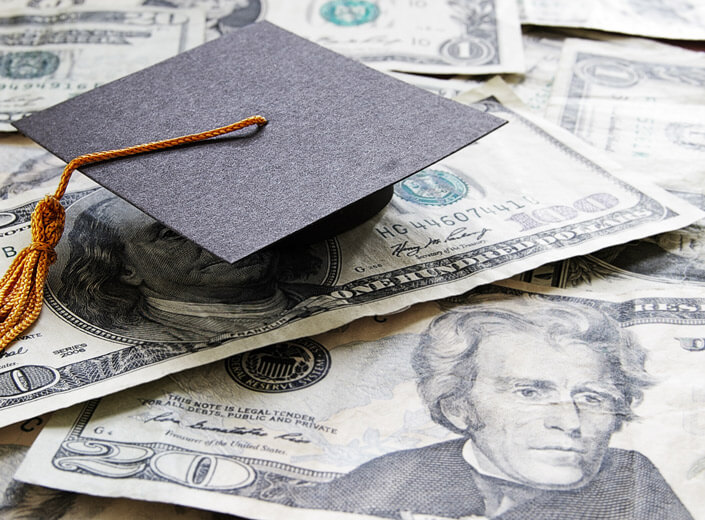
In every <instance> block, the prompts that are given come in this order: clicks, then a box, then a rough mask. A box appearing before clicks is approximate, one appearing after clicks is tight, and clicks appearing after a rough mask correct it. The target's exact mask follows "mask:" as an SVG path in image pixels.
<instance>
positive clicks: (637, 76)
mask: <svg viewBox="0 0 705 520" xmlns="http://www.w3.org/2000/svg"><path fill="white" fill-rule="evenodd" d="M546 116H547V117H549V118H550V119H552V120H553V121H556V122H558V123H559V124H560V125H561V126H562V127H563V128H565V129H567V130H569V131H570V132H572V133H574V134H576V135H577V136H579V137H580V138H582V139H584V140H586V141H588V142H589V143H591V144H592V145H594V146H596V147H598V148H600V149H603V150H606V151H607V152H608V153H610V154H611V155H612V157H614V158H615V159H617V160H619V161H620V162H621V163H622V164H624V165H626V166H628V167H629V168H630V169H634V170H636V171H639V172H641V173H643V174H644V175H645V176H648V177H649V178H650V179H651V180H652V181H653V182H657V183H658V184H660V185H661V186H663V187H667V188H669V189H675V190H681V191H692V189H693V187H694V186H703V183H704V182H705V124H703V121H705V55H704V54H703V53H701V52H692V51H686V50H682V49H677V48H674V47H670V46H664V45H659V46H656V45H653V44H652V45H649V46H647V47H646V48H645V49H644V50H640V49H639V48H629V47H627V46H625V45H612V44H609V43H603V42H587V41H580V40H568V41H567V42H566V43H565V46H564V48H563V55H562V58H561V64H560V67H559V71H558V75H557V77H556V80H555V83H554V85H553V91H552V94H551V99H550V101H549V106H548V108H547V109H546Z"/></svg>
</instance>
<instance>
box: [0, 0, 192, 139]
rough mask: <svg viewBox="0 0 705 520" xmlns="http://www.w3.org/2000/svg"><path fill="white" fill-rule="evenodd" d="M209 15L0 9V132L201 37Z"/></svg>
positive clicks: (159, 10) (126, 10)
mask: <svg viewBox="0 0 705 520" xmlns="http://www.w3.org/2000/svg"><path fill="white" fill-rule="evenodd" d="M204 23H205V22H204V16H203V13H202V12H201V11H198V10H194V9H189V10H180V11H174V10H172V9H164V8H154V7H151V8H150V7H135V8H123V7H116V8H111V9H110V10H105V9H101V10H97V9H80V10H71V11H58V10H40V11H38V12H33V11H29V10H26V9H17V10H6V9H4V10H2V12H0V131H15V128H14V127H12V126H11V125H10V123H11V122H12V121H16V120H18V119H20V118H22V117H24V116H27V115H29V114H31V113H32V112H35V111H38V110H42V109H44V108H48V107H49V106H51V105H54V104H56V103H58V102H60V101H64V100H66V99H68V98H70V97H72V96H76V95H78V94H81V93H82V92H85V91H87V90H89V89H92V88H94V87H96V86H98V85H101V84H103V83H107V82H108V81H111V80H114V79H117V78H119V77H121V76H125V75H127V74H129V73H131V72H135V71H137V70H140V69H143V68H145V67H147V66H149V65H153V64H155V63H157V62H159V61H162V60H164V59H166V58H169V57H171V56H174V55H175V54H178V53H180V52H183V51H185V50H188V49H190V48H192V47H195V46H196V45H198V44H200V43H203V41H204V39H205V36H204V34H205V33H204V31H205V26H204Z"/></svg>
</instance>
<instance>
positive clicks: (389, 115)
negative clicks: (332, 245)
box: [15, 22, 502, 262]
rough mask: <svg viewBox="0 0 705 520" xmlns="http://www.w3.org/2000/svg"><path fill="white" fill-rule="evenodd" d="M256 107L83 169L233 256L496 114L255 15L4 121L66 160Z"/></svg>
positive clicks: (406, 167) (381, 195) (394, 176)
mask: <svg viewBox="0 0 705 520" xmlns="http://www.w3.org/2000/svg"><path fill="white" fill-rule="evenodd" d="M255 114H260V115H262V116H264V117H266V118H267V119H268V120H269V124H268V125H267V126H265V127H263V128H261V129H259V130H251V129H246V130H241V131H240V132H241V133H240V134H231V135H227V136H223V137H218V138H216V139H211V140H208V141H204V142H201V143H198V144H191V145H187V146H181V147H177V148H171V149H168V150H163V151H159V152H155V153H148V154H141V155H136V156H132V157H127V158H121V159H117V160H112V161H107V162H103V163H97V164H94V165H88V166H84V167H82V168H81V170H82V171H83V172H84V173H85V174H86V175H88V176H89V177H91V178H93V179H94V180H95V181H97V182H98V183H100V184H102V185H103V186H105V187H106V188H108V189H109V190H110V191H112V192H114V193H115V194H117V195H118V196H120V197H122V198H124V199H126V200H127V201H129V202H131V203H132V204H134V205H135V206H137V207H138V208H140V209H141V210H143V211H144V212H146V213H148V214H149V215H151V216H152V217H154V218H156V219H157V220H159V221H161V222H163V223H164V224H166V225H167V226H169V227H170V228H172V229H174V230H175V231H177V232H179V233H180V234H182V235H184V236H186V237H188V238H190V239H191V240H193V241H194V242H196V243H197V244H199V245H200V246H202V247H203V248H205V249H207V250H208V251H210V252H212V253H214V254H215V255H217V256H219V257H221V258H223V259H225V260H228V261H230V262H234V261H236V260H239V259H241V258H243V257H245V256H247V255H249V254H250V253H253V252H255V251H257V250H259V249H262V248H264V247H266V246H268V245H270V244H273V243H275V242H277V241H279V240H281V239H283V238H285V237H287V236H290V235H292V234H293V233H295V232H297V231H299V230H302V229H304V228H307V226H311V225H312V224H313V223H315V222H318V221H320V220H321V219H322V218H324V217H326V216H327V215H331V214H333V215H334V216H338V217H339V218H338V219H337V220H336V221H335V222H333V228H332V229H329V230H327V231H321V230H320V228H318V229H314V232H315V233H319V232H320V233H323V232H335V231H338V230H340V224H341V223H340V220H341V219H343V220H344V222H343V223H342V224H343V225H345V223H346V222H350V220H349V219H350V218H352V217H355V216H363V217H369V216H371V214H372V213H374V212H375V211H376V210H378V209H380V207H381V206H382V205H384V203H385V202H386V199H385V194H386V193H390V192H389V187H391V185H392V184H394V183H395V182H397V181H399V180H401V179H403V178H405V177H407V176H409V175H411V174H413V173H415V172H417V171H419V170H421V169H423V168H425V167H426V166H428V165H430V164H432V163H434V162H436V161H438V160H440V159H442V158H443V157H445V156H446V155H448V154H450V153H452V152H454V151H456V150H458V149H459V148H461V147H463V146H465V145H467V144H469V143H470V142H472V141H474V140H475V139H478V138H479V137H481V136H483V135H484V134H486V133H487V132H489V131H491V130H493V129H495V128H496V127H497V126H499V125H500V124H501V123H502V121H501V120H499V119H497V118H495V117H493V116H491V115H489V114H484V113H481V112H478V111H475V110H473V109H471V108H469V107H467V106H465V105H461V104H459V103H456V102H454V101H450V100H446V99H443V98H440V97H438V96H435V95H433V94H430V93H427V92H425V91H422V90H420V89H418V88H416V87H413V86H410V85H407V84H405V83H403V82H401V81H398V80H396V79H393V78H390V77H387V76H385V75H384V74H382V73H380V72H377V71H375V70H373V69H371V68H368V67H366V66H364V65H362V64H359V63H357V62H355V61H353V60H350V59H348V58H345V57H343V56H340V55H338V54H336V53H334V52H331V51H329V50H326V49H324V48H322V47H320V46H318V45H316V44H314V43H311V42H308V41H306V40H304V39H302V38H300V37H298V36H295V35H293V34H291V33H289V32H287V31H284V30H283V29H280V28H278V27H277V26H275V25H272V24H270V23H266V22H262V23H257V24H254V25H251V26H249V27H246V28H243V29H240V30H238V31H236V32H234V33H231V34H228V35H226V36H223V37H222V38H219V39H217V40H214V41H212V42H209V43H206V44H205V45H202V46H200V47H198V48H196V49H193V50H191V51H189V52H186V53H183V54H180V55H178V56H176V57H174V58H171V59H168V60H166V61H164V62H162V63H159V64H157V65H154V66H153V67H150V68H148V69H145V70H142V71H140V72H137V73H135V74H132V75H130V76H127V77H125V78H122V79H119V80H117V81H114V82H112V83H109V84H107V85H104V86H102V87H99V88H97V89H95V90H92V91H90V92H87V93H85V94H82V95H80V96H77V97H75V98H73V99H70V100H68V101H66V102H64V103H61V104H59V105H56V106H54V107H52V108H49V109H47V110H44V111H42V112H38V113H36V114H34V115H31V116H29V117H26V118H24V119H22V120H20V121H18V122H17V123H15V126H16V127H17V128H18V129H19V130H20V131H21V132H23V133H24V134H25V135H27V136H29V137H31V138H32V139H34V140H35V141H37V142H38V143H39V144H41V145H42V146H44V147H45V148H47V149H48V150H50V151H51V152H52V153H54V154H55V155H57V156H59V157H60V158H62V159H64V160H66V161H69V160H70V159H72V158H74V157H76V156H79V155H81V154H85V153H88V152H97V151H101V150H108V149H116V148H122V147H126V146H130V145H136V144H140V143H146V142H150V141H157V140H160V139H165V138H170V137H176V136H179V135H183V134H189V133H194V132H200V131H204V130H208V129H210V128H215V127H219V126H224V125H226V124H228V123H232V122H234V121H237V120H239V119H243V118H246V117H248V116H252V115H255ZM385 188H386V189H387V191H386V192H385V191H384V190H385ZM380 190H382V191H380ZM369 196H372V198H366V197H369ZM359 201H362V202H359ZM356 202H357V205H356V206H352V210H350V207H351V206H350V205H351V204H353V203H356ZM344 208H348V209H347V212H346V211H345V210H344ZM341 210H343V213H342V214H341V213H340V211H341ZM308 229H309V230H310V229H311V228H310V227H309V228H308ZM309 238H310V237H309ZM321 238H325V237H321Z"/></svg>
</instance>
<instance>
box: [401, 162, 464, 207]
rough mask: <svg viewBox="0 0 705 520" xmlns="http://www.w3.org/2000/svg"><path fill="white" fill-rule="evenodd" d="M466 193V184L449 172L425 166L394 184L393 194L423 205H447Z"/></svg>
mask: <svg viewBox="0 0 705 520" xmlns="http://www.w3.org/2000/svg"><path fill="white" fill-rule="evenodd" d="M467 193H468V185H467V184H466V183H465V181H463V180H462V179H460V178H459V177H457V176H455V175H453V174H452V173H450V172H446V171H443V170H435V169H431V168H426V169H425V170H421V171H420V172H418V173H416V174H415V175H412V176H411V177H409V178H408V179H404V180H403V181H401V182H398V183H396V184H395V185H394V194H395V195H397V196H399V197H401V198H402V199H404V200H406V201H408V202H413V203H414V204H422V205H424V206H447V205H449V204H453V203H454V202H457V201H459V200H460V199H462V198H463V197H464V196H465V195H467Z"/></svg>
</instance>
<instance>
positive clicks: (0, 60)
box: [0, 51, 61, 79]
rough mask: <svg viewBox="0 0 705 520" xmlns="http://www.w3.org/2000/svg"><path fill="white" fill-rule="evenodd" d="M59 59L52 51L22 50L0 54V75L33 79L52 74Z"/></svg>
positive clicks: (57, 65)
mask: <svg viewBox="0 0 705 520" xmlns="http://www.w3.org/2000/svg"><path fill="white" fill-rule="evenodd" d="M60 61H61V60H60V59H59V57H58V56H57V55H56V54H54V53H53V52H48V51H22V52H8V53H7V54H5V55H4V56H2V55H0V76H3V77H5V78H9V79H35V78H41V77H43V76H48V75H49V74H53V73H54V72H55V71H56V69H57V68H58V67H59V62H60Z"/></svg>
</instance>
